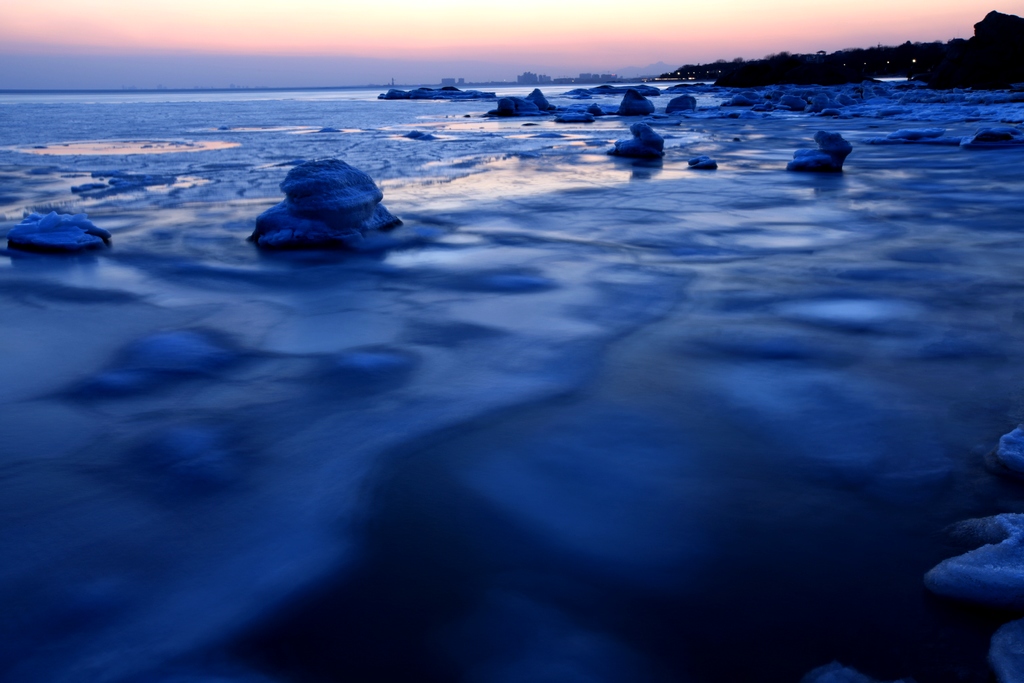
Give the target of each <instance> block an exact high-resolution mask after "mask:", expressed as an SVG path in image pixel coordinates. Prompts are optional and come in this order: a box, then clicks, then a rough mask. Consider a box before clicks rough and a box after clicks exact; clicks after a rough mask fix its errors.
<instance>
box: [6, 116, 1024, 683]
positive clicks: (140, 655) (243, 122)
mask: <svg viewBox="0 0 1024 683" xmlns="http://www.w3.org/2000/svg"><path fill="white" fill-rule="evenodd" d="M391 105H395V106H391ZM109 106H110V105H103V104H91V105H86V104H80V105H79V104H73V103H63V104H48V103H45V102H44V103H36V104H33V103H22V104H18V105H17V106H12V108H11V109H10V110H9V112H10V113H11V118H12V119H13V125H12V126H10V127H9V128H5V130H4V132H3V135H4V139H3V140H0V142H3V144H4V145H8V147H6V148H5V149H4V150H0V175H2V178H3V186H2V189H0V206H2V207H4V211H5V215H6V222H5V223H3V224H0V229H6V228H8V227H10V226H12V225H13V224H15V223H16V222H17V221H18V220H20V216H21V212H22V211H24V210H36V209H41V208H45V207H52V208H55V209H59V210H62V211H66V212H73V211H75V210H82V209H83V208H85V209H87V210H88V212H89V216H90V219H91V220H93V221H94V222H95V223H96V224H97V225H99V226H101V227H104V228H107V229H109V230H111V231H112V232H113V233H114V238H113V247H112V248H111V249H109V250H104V251H101V252H97V253H93V254H90V255H88V256H83V257H70V258H61V257H49V256H40V255H37V254H29V253H22V252H16V251H4V252H3V253H2V254H0V315H2V316H3V320H4V321H5V324H6V326H5V333H4V334H3V335H2V336H0V357H3V358H4V359H5V360H6V362H5V363H4V364H3V365H2V366H0V429H2V431H3V435H4V448H3V449H2V454H0V478H2V481H3V490H4V492H5V493H4V496H0V556H2V557H4V558H5V559H4V562H3V563H0V577H2V578H0V604H4V605H5V606H7V609H6V610H4V614H3V616H0V636H2V637H0V671H2V672H3V677H4V679H5V680H11V681H42V680H45V681H69V682H70V681H125V682H134V681H141V680H147V681H149V680H157V681H164V680H168V681H170V680H192V679H190V678H189V677H196V676H202V677H205V678H204V680H231V681H284V680H288V681H310V682H319V681H325V680H380V681H385V680H388V681H390V680H418V681H434V680H436V681H451V680H465V681H503V680H508V681H521V680H559V681H562V680H587V681H621V680H630V681H637V680H643V681H648V680H650V681H661V680H664V681H707V682H713V681H747V680H750V681H753V680H765V681H796V680H799V679H800V677H801V676H802V675H803V674H804V673H806V672H807V671H810V670H811V669H813V668H815V667H817V666H820V665H822V664H826V663H828V662H829V661H831V660H833V659H839V660H840V661H842V662H843V663H845V664H849V665H853V666H855V667H856V668H858V669H860V670H862V671H864V672H867V673H870V674H871V675H872V676H874V677H878V678H880V679H884V680H893V679H896V678H899V677H909V676H913V677H914V678H915V679H916V680H918V681H920V682H921V683H925V682H928V681H938V682H941V681H978V682H979V683H980V682H981V681H986V680H987V677H988V671H987V667H986V664H985V659H984V658H985V652H986V648H987V643H988V638H989V636H990V635H991V633H992V631H993V630H994V629H995V627H996V626H997V625H998V624H999V623H1000V622H1001V621H1005V619H1006V617H1005V615H992V614H988V613H979V612H972V611H966V610H962V609H960V608H957V607H955V606H952V605H949V604H947V603H943V602H939V601H937V600H934V599H932V598H931V597H930V596H928V595H926V594H925V593H924V592H923V590H922V584H921V576H922V574H923V573H924V572H925V571H926V570H927V569H929V568H930V567H931V566H933V565H934V564H935V563H936V562H937V561H938V560H940V559H942V558H944V557H947V556H949V555H952V554H955V553H956V552H959V551H958V550H956V548H955V547H953V546H950V545H948V544H947V541H946V540H945V538H944V537H943V536H942V535H941V533H940V532H941V530H942V529H943V528H944V527H945V526H946V525H948V524H949V523H951V522H954V521H958V520H961V519H964V518H967V517H975V516H981V515H986V514H993V513H996V512H1007V511H1024V495H1022V491H1021V490H1020V489H1019V488H1018V487H1019V485H1018V484H1016V483H1012V482H1006V481H1003V480H1000V479H998V478H997V477H995V476H993V475H991V474H989V473H988V472H986V471H985V470H984V466H983V458H982V457H981V456H982V454H983V452H984V451H986V450H987V449H990V448H991V447H992V446H993V445H994V444H995V442H996V441H997V439H998V437H999V436H1000V435H1001V434H1002V433H1004V432H1006V431H1009V429H1010V428H1012V427H1013V426H1014V425H1016V424H1017V423H1018V422H1019V421H1021V420H1022V418H1024V406H1022V405H1021V403H1020V391H1019V387H1020V386H1022V380H1024V377H1022V374H1024V373H1022V372H1021V370H1020V367H1021V362H1020V361H1021V355H1022V351H1021V349H1022V348H1024V347H1022V345H1021V342H1022V340H1024V315H1022V309H1021V307H1022V302H1024V290H1022V285H1021V282H1022V277H1021V275H1022V272H1021V263H1022V262H1024V260H1022V255H1024V243H1022V242H1021V240H1020V238H1019V229H1020V225H1019V218H1020V208H1019V198H1020V196H1021V191H1022V190H1024V180H1022V178H1021V176H1020V173H1019V163H1018V162H1019V159H1018V157H1019V155H1016V154H1015V153H1014V152H1013V151H1012V150H1011V151H1001V150H975V151H970V152H968V151H966V150H960V149H958V148H951V147H942V148H938V147H904V146H865V145H857V146H855V150H854V153H853V154H852V155H851V156H850V157H849V159H848V160H847V162H846V172H845V173H844V174H843V176H841V177H820V176H814V175H811V174H807V175H800V174H787V173H786V172H784V171H783V168H784V167H785V164H786V162H787V161H788V159H789V158H791V156H792V151H793V150H794V149H797V148H799V147H806V146H807V145H808V141H809V140H810V138H811V136H812V135H813V133H814V131H815V130H816V129H817V125H816V122H815V121H810V122H807V121H805V120H764V121H758V122H756V124H752V123H751V122H749V121H743V120H730V119H707V120H700V121H692V122H687V125H686V126H685V127H683V126H681V127H679V128H677V129H671V130H672V131H673V132H672V133H671V135H672V137H667V141H666V157H665V159H664V160H663V161H661V162H658V163H656V164H645V163H640V164H635V163H631V162H629V161H628V160H621V159H613V158H610V157H608V156H607V155H605V154H604V151H605V149H606V147H607V146H609V145H608V141H609V140H613V139H616V138H617V137H622V136H624V135H625V134H626V124H627V123H628V122H623V121H621V120H617V121H616V120H601V121H600V123H599V125H594V126H590V127H587V126H583V125H580V126H563V127H555V126H554V124H549V123H545V124H542V125H541V126H537V127H530V128H523V127H522V126H520V125H519V122H510V121H485V122H483V121H481V120H480V119H479V118H477V117H478V116H479V114H480V113H482V110H483V108H485V107H487V106H489V105H487V103H472V102H470V103H445V104H444V105H438V104H437V103H424V104H422V105H420V104H416V103H410V102H397V103H389V102H361V101H347V102H343V103H339V102H336V101H332V102H330V103H324V102H318V101H315V100H312V101H276V102H260V101H244V102H237V101H230V102H207V103H200V104H196V103H193V104H190V105H188V106H184V105H182V104H181V103H177V102H168V103H144V102H141V103H140V102H135V103H120V104H118V105H117V106H118V107H123V108H125V109H124V111H125V112H127V113H128V114H131V116H132V117H133V120H134V123H133V124H132V125H134V126H135V127H137V128H140V129H143V130H142V131H141V132H138V133H135V134H128V133H126V132H125V130H124V129H121V130H118V127H119V126H120V125H121V124H120V123H119V122H118V121H119V120H115V121H113V122H111V121H110V120H108V117H107V114H108V113H109V109H108V107H109ZM442 106H443V107H444V108H443V109H441V107H442ZM69 108H70V109H71V111H72V112H73V113H74V114H75V116H76V119H77V120H79V121H80V122H81V124H80V125H81V128H83V129H86V132H85V133H83V134H87V135H89V136H92V137H96V139H98V140H99V139H103V138H105V137H106V136H110V139H111V142H104V143H103V144H104V145H108V144H109V145H112V147H111V149H113V148H115V147H116V145H119V144H127V143H123V142H122V141H121V140H123V139H133V140H141V139H143V138H145V139H148V140H170V139H172V138H173V137H174V136H176V135H181V134H183V131H186V130H191V131H201V130H205V131H207V132H208V134H209V135H211V136H215V137H217V138H218V141H209V142H207V141H204V140H199V141H197V142H196V143H195V145H196V146H197V148H196V149H193V150H191V151H193V152H194V153H192V154H188V155H180V156H175V155H172V154H165V155H154V156H149V155H148V154H141V153H140V154H137V155H136V154H134V151H135V150H136V148H135V147H123V148H119V149H121V151H119V152H118V154H121V155H124V156H122V157H120V158H114V159H107V160H103V159H100V160H97V159H95V158H94V157H95V153H94V152H93V151H89V152H88V154H87V155H85V154H84V152H83V150H78V152H83V153H82V154H78V153H76V154H74V155H72V154H69V155H68V156H63V157H61V158H60V159H58V160H43V159H38V158H36V157H26V156H24V155H23V154H20V153H18V152H14V151H11V147H12V146H13V147H17V148H18V149H26V148H28V149H31V148H32V147H34V146H35V145H41V144H45V140H43V138H46V137H49V136H51V135H54V134H55V133H54V130H59V129H56V128H55V125H56V123H55V122H58V121H61V120H65V119H66V118H67V115H68V113H69ZM119 111H121V110H119ZM439 111H440V112H441V113H438V112H439ZM170 114H173V115H174V116H170ZM465 114H471V115H472V116H473V117H474V118H471V119H465V118H462V117H463V116H464V115H465ZM445 117H450V118H447V119H446V118H445ZM170 121H173V123H171V122H170ZM425 122H426V123H425ZM332 124H333V125H335V126H337V130H343V131H352V130H359V131H362V133H363V134H360V135H330V134H327V133H325V134H323V135H314V134H308V135H295V134H293V133H294V132H296V131H320V130H322V129H324V128H327V127H330V126H332ZM427 124H429V125H427ZM691 124H692V125H691ZM343 125H344V126H345V127H344V128H342V126H343ZM877 125H878V124H877V123H875V122H874V120H873V119H872V120H858V119H850V120H843V121H833V122H830V126H832V127H833V128H834V129H836V130H841V131H842V132H843V134H844V136H845V137H847V138H848V139H851V140H857V139H858V136H865V137H866V136H869V135H871V136H876V135H877V131H875V130H874V129H873V126H877ZM947 127H948V128H950V129H955V128H956V127H957V124H955V123H953V124H947ZM687 128H693V130H689V129H687ZM406 129H409V130H412V129H424V130H430V131H431V132H432V133H435V134H437V136H438V137H439V138H441V139H438V140H417V141H412V140H409V139H406V138H403V137H401V136H400V135H396V134H395V131H396V130H406ZM255 130H259V131H262V133H263V134H261V135H252V134H251V133H252V132H253V131H255ZM664 130H666V131H667V130H669V129H664ZM524 131H528V132H524ZM65 132H66V131H65ZM551 132H557V133H558V134H560V135H564V136H567V137H562V138H553V137H550V136H548V135H546V133H551ZM954 132H955V133H959V132H960V131H958V130H955V131H954ZM194 134H195V133H190V135H194ZM235 135H238V139H235V138H234V137H233V136H235ZM68 137H70V134H68ZM115 137H118V140H117V141H115V140H114V138H115ZM243 137H244V142H243V140H242V138H243ZM567 140H568V141H571V142H573V143H576V142H583V143H586V144H585V145H583V146H570V145H568V144H567ZM221 141H223V142H221ZM131 144H132V145H139V146H140V147H138V151H140V152H148V151H149V149H151V148H147V149H145V150H143V149H142V148H141V145H143V144H151V143H141V142H135V143H131ZM166 144H169V143H166ZM165 151H175V150H172V149H170V148H168V149H166V150H165ZM130 153H131V154H130ZM699 154H708V155H710V156H713V157H715V158H716V159H717V160H718V162H719V165H720V167H719V170H718V171H715V172H709V173H695V172H692V171H690V170H688V168H687V164H686V160H687V159H688V158H690V157H692V156H697V155H699ZM322 156H340V157H342V158H344V159H345V160H346V161H348V162H349V163H352V164H353V165H356V166H357V167H360V168H363V169H364V170H366V171H367V172H369V173H370V174H371V175H372V176H374V177H375V178H377V179H378V180H379V181H380V184H381V186H382V187H383V189H384V191H385V194H386V198H385V203H386V204H387V206H388V208H389V209H390V210H391V211H393V212H394V213H395V214H396V215H398V216H400V217H402V219H403V220H404V225H403V226H401V227H400V228H398V229H396V230H395V231H393V232H392V233H390V234H389V235H387V236H386V237H382V238H381V239H382V241H381V242H378V245H380V246H381V247H386V248H381V249H376V250H374V249H370V250H367V251H366V252H361V253H347V252H312V253H283V254H268V253H260V252H258V251H257V250H256V249H255V248H254V247H252V245H251V244H249V243H247V242H246V241H245V237H246V236H247V235H248V234H249V233H250V232H251V230H252V226H253V220H254V217H255V216H256V215H257V214H258V213H260V212H261V211H263V210H264V209H266V208H268V207H269V206H271V205H273V204H274V203H276V202H277V201H279V200H280V192H279V190H278V188H277V185H278V183H279V182H280V181H281V180H282V179H283V177H284V175H285V173H287V171H288V169H289V168H291V167H292V166H294V165H295V164H296V163H299V162H300V160H302V159H309V158H317V157H322ZM37 161H38V163H39V164H40V165H35V164H36V162H37ZM44 162H45V163H44ZM45 164H52V165H45ZM114 169H116V171H115V170H114ZM116 173H120V174H121V175H115V174H116ZM93 174H98V175H97V177H101V178H107V177H115V178H125V177H128V178H129V179H132V182H133V183H134V185H132V191H131V192H124V193H109V192H107V191H106V190H104V191H103V192H100V191H99V190H96V191H86V192H79V193H73V192H72V191H71V187H72V186H79V185H81V184H82V183H83V180H82V178H89V177H93ZM124 174H127V176H126V175H124ZM146 177H149V178H150V179H153V178H158V179H159V180H160V183H159V184H147V183H149V182H150V181H148V180H144V179H145V178H146ZM140 178H141V179H143V180H139V179H140ZM965 179H969V182H968V181H966V180H965ZM154 182H155V181H154ZM90 192H92V194H91V195H90Z"/></svg>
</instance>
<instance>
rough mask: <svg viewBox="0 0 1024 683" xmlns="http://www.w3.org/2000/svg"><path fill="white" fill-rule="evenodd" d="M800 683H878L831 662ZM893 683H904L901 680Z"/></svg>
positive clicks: (805, 677) (849, 668)
mask: <svg viewBox="0 0 1024 683" xmlns="http://www.w3.org/2000/svg"><path fill="white" fill-rule="evenodd" d="M800 683H878V681H876V680H875V679H874V678H871V677H869V676H865V675H864V674H862V673H860V672H859V671H857V670H856V669H854V668H852V667H849V666H843V665H842V664H840V663H839V662H832V663H831V664H826V665H825V666H819V667H818V668H817V669H815V670H814V671H811V672H810V673H808V674H807V675H806V676H804V677H803V678H801V679H800ZM893 683H905V682H904V680H903V679H900V680H898V681H893Z"/></svg>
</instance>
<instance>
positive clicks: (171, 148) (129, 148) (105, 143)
mask: <svg viewBox="0 0 1024 683" xmlns="http://www.w3.org/2000/svg"><path fill="white" fill-rule="evenodd" d="M238 146H239V143H237V142H226V141H222V140H220V141H218V140H202V141H199V142H192V141H185V140H169V141H165V140H89V141H84V142H53V143H50V144H48V145H35V146H33V147H23V148H20V149H17V150H16V151H18V152H23V153H25V154H42V155H52V156H81V155H88V156H101V157H102V156H114V155H120V154H175V153H178V152H206V151H209V150H216V149H230V148H231V147H238Z"/></svg>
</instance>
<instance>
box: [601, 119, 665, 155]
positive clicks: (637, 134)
mask: <svg viewBox="0 0 1024 683" xmlns="http://www.w3.org/2000/svg"><path fill="white" fill-rule="evenodd" d="M629 132H630V133H632V134H633V137H631V138H627V139H625V140H618V141H616V143H615V148H614V149H612V150H610V151H609V152H608V153H609V154H612V155H615V156H620V157H635V158H638V159H654V158H657V157H663V156H665V152H664V149H665V138H663V137H661V136H660V135H658V134H657V133H656V132H654V129H653V128H651V127H650V126H649V125H647V124H646V123H643V122H637V123H634V124H633V125H632V126H630V127H629Z"/></svg>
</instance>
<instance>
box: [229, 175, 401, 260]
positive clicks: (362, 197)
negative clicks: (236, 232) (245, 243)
mask: <svg viewBox="0 0 1024 683" xmlns="http://www.w3.org/2000/svg"><path fill="white" fill-rule="evenodd" d="M281 190H283V191H284V193H285V195H287V198H286V199H285V200H284V201H283V202H281V203H280V204H277V205H276V206H273V207H271V208H269V209H267V210H266V211H264V212H263V213H262V214H260V215H259V217H257V218H256V229H255V230H254V231H253V233H252V235H250V237H249V239H250V240H252V241H253V242H255V243H256V244H257V245H259V246H261V247H270V248H274V249H294V248H311V247H312V248H317V247H339V246H354V245H356V244H358V243H359V242H360V241H361V240H362V236H363V233H365V232H366V231H368V230H386V229H388V228H392V227H395V226H396V225H400V224H401V221H400V220H399V219H397V218H395V217H394V216H393V215H391V213H389V212H388V210H387V209H386V208H384V205H383V204H381V203H380V201H381V200H382V199H383V198H384V194H383V193H382V192H381V191H380V189H379V188H378V187H377V185H376V184H375V183H374V182H373V180H372V179H371V178H370V176H368V175H366V174H365V173H363V172H362V171H360V170H358V169H356V168H353V167H352V166H349V165H348V164H346V163H345V162H344V161H340V160H338V159H320V160H318V161H307V162H306V163H304V164H301V165H299V166H296V167H295V168H293V169H292V170H290V171H288V175H287V176H285V179H284V182H282V183H281Z"/></svg>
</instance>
